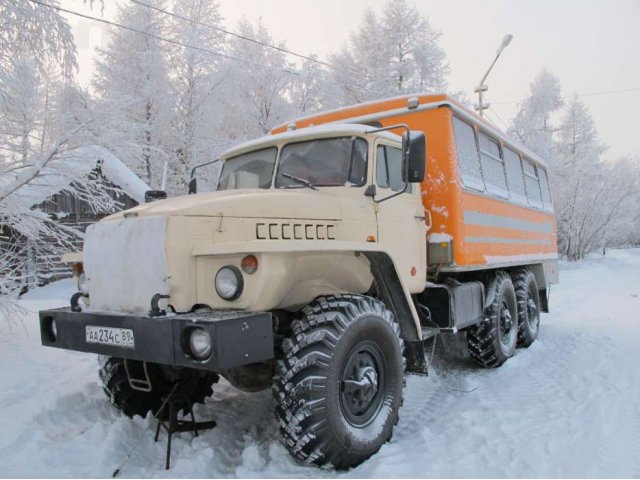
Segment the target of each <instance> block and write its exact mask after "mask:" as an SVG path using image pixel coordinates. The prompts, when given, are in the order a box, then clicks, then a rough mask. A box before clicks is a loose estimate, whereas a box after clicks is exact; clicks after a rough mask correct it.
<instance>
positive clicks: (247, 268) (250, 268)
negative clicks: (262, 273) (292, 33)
mask: <svg viewBox="0 0 640 480" xmlns="http://www.w3.org/2000/svg"><path fill="white" fill-rule="evenodd" d="M240 267H242V271H243V272H244V273H248V274H249V275H251V274H252V273H256V270H258V258H257V257H256V256H255V255H247V256H246V257H244V258H243V259H242V262H240Z"/></svg>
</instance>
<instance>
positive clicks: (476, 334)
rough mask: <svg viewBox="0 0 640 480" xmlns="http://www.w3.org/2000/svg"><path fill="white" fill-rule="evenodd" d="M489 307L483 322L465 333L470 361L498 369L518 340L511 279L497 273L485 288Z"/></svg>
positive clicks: (499, 272)
mask: <svg viewBox="0 0 640 480" xmlns="http://www.w3.org/2000/svg"><path fill="white" fill-rule="evenodd" d="M487 294H488V298H490V299H492V301H491V304H490V305H489V306H488V307H487V309H486V311H485V318H486V319H485V321H483V322H481V323H479V324H478V325H474V326H473V327H471V328H470V329H469V330H468V333H467V339H468V342H469V353H470V354H471V358H472V359H473V360H474V361H475V362H476V363H477V364H478V365H481V366H483V367H499V366H500V365H502V364H503V363H504V362H506V361H507V360H508V359H509V357H511V356H512V355H513V352H514V351H515V348H516V343H517V340H518V310H517V305H516V294H515V291H514V288H513V283H512V282H511V277H509V275H508V274H507V273H506V272H503V271H498V272H496V273H495V277H494V278H493V280H492V282H491V283H490V285H489V291H488V292H487Z"/></svg>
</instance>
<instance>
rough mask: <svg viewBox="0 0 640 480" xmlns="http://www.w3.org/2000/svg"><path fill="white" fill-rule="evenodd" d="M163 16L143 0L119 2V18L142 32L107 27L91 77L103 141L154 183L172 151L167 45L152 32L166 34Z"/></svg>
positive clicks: (156, 2) (159, 1)
mask: <svg viewBox="0 0 640 480" xmlns="http://www.w3.org/2000/svg"><path fill="white" fill-rule="evenodd" d="M149 4H151V5H153V6H155V7H157V8H164V7H165V6H166V5H165V4H166V2H165V1H164V0H149ZM166 21H167V20H166V15H164V14H162V13H161V12H158V11H157V10H154V9H152V8H148V7H146V6H144V5H140V4H134V3H128V4H125V5H123V6H122V7H121V8H120V11H119V13H118V15H117V22H118V23H120V24H123V25H127V26H129V27H132V28H135V29H136V30H139V31H141V32H144V33H137V32H132V31H129V30H124V29H117V28H113V29H112V30H110V32H109V35H110V38H109V43H108V45H107V47H106V48H105V49H104V50H100V51H99V56H98V59H97V60H96V73H95V76H94V79H93V88H94V90H95V92H96V95H97V105H96V107H97V112H98V114H99V116H100V124H101V125H102V129H101V144H102V145H104V146H105V147H107V148H108V149H109V150H110V151H111V152H113V153H114V154H115V155H116V157H118V158H120V159H122V161H123V162H125V164H127V165H128V166H129V167H130V168H131V169H132V170H133V171H134V172H135V173H136V174H138V175H139V176H140V178H142V179H144V180H145V181H146V182H147V183H148V184H149V185H151V186H152V187H153V188H159V187H160V184H161V182H162V174H163V171H164V164H165V162H166V161H167V160H169V159H170V157H171V156H172V152H171V138H172V137H171V117H172V113H173V96H172V92H171V88H170V85H169V77H168V69H167V61H166V55H167V53H166V48H165V45H164V44H162V42H161V41H160V40H158V39H157V38H154V37H153V36H155V37H163V36H166V34H167V25H166ZM145 33H146V34H149V35H145ZM150 35H153V36H150Z"/></svg>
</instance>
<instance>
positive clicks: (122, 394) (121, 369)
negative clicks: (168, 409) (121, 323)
mask: <svg viewBox="0 0 640 480" xmlns="http://www.w3.org/2000/svg"><path fill="white" fill-rule="evenodd" d="M99 361H100V381H101V383H102V389H103V390H104V392H105V394H106V395H107V396H108V397H109V399H110V400H111V403H113V405H114V406H115V407H116V408H117V409H118V410H120V411H122V412H123V413H124V414H125V415H127V416H129V417H133V416H134V415H141V416H143V417H144V416H146V415H147V413H148V412H151V413H152V414H154V415H155V414H156V413H157V412H158V410H159V409H160V407H161V405H162V396H163V395H167V394H168V393H170V392H171V390H172V389H173V387H174V385H175V383H176V382H177V381H180V386H179V387H178V388H179V390H180V392H179V393H180V394H182V395H186V396H187V398H189V400H191V403H203V402H204V399H205V398H207V397H209V396H210V395H211V394H212V393H213V388H212V387H213V384H214V383H216V382H217V381H218V378H219V377H218V375H217V374H216V373H213V372H207V371H205V370H195V369H190V368H174V367H167V366H164V365H159V364H157V363H147V373H148V374H149V379H150V380H151V387H152V388H151V391H150V392H143V391H140V390H136V389H134V388H131V385H130V384H129V379H128V377H127V371H126V368H125V364H124V359H122V358H117V357H100V359H99ZM127 363H128V367H129V372H130V373H131V375H132V376H134V378H144V365H143V362H139V361H137V360H127Z"/></svg>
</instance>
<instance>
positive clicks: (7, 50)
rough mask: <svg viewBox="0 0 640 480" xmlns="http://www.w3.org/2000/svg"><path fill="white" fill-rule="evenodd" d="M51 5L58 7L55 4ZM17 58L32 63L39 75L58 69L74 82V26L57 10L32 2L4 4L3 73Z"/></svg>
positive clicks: (0, 27) (0, 31) (0, 6)
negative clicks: (72, 78) (54, 67)
mask: <svg viewBox="0 0 640 480" xmlns="http://www.w3.org/2000/svg"><path fill="white" fill-rule="evenodd" d="M47 3H48V4H50V5H54V6H57V5H58V2H57V1H55V0H49V1H48V2H47ZM16 58H17V59H18V60H19V61H23V60H24V59H30V60H31V61H32V62H33V63H34V66H35V67H36V70H37V71H38V73H49V72H50V71H51V69H52V66H54V65H56V66H58V67H59V68H60V70H61V72H62V74H63V75H64V77H65V78H71V77H72V76H73V72H74V71H75V70H76V69H77V62H76V47H75V43H74V40H73V34H72V33H71V26H70V25H69V23H68V22H67V20H66V19H65V18H64V17H63V16H62V15H61V14H60V13H59V12H58V11H57V10H55V9H53V8H47V7H45V6H42V5H37V4H35V3H33V2H30V1H28V0H11V1H7V2H0V70H1V69H2V68H4V67H6V66H7V65H11V64H12V63H13V62H14V60H15V59H16Z"/></svg>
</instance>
